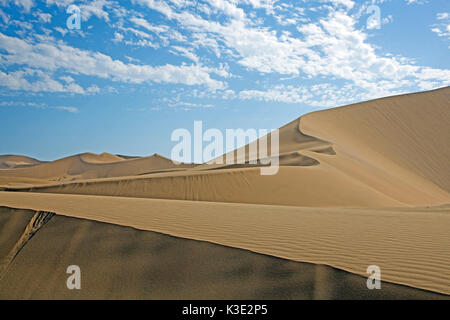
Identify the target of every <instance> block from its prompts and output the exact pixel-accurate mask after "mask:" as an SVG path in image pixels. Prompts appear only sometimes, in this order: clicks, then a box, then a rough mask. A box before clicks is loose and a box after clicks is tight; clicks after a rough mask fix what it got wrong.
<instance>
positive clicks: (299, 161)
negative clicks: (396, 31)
mask: <svg viewBox="0 0 450 320" xmlns="http://www.w3.org/2000/svg"><path fill="white" fill-rule="evenodd" d="M279 133H280V165H281V167H280V170H279V172H278V174H276V175H273V176H262V175H260V170H259V168H258V167H257V166H256V167H255V166H253V165H248V164H240V165H238V164H236V165H213V164H201V165H192V164H183V165H175V164H174V163H173V162H172V161H171V160H170V159H167V158H165V157H162V156H159V155H157V154H155V155H153V156H150V157H142V158H139V157H127V156H121V155H112V154H107V153H103V154H100V155H96V154H92V153H85V154H80V155H75V156H71V157H67V158H63V159H60V160H56V161H52V162H39V161H38V160H35V159H31V158H27V157H21V156H3V157H1V158H0V160H1V162H0V165H1V169H0V189H1V190H3V192H0V206H7V207H11V208H18V209H29V210H34V211H36V212H38V211H46V212H51V213H55V214H56V216H55V217H53V218H51V220H50V222H49V223H48V224H47V225H44V226H42V228H40V229H41V230H39V231H37V232H36V235H34V236H33V237H31V239H29V240H28V241H27V242H26V243H25V244H24V246H23V248H22V249H21V250H19V252H17V254H15V257H14V259H12V261H10V262H8V267H7V268H6V269H5V270H6V271H5V272H3V279H4V280H0V296H1V297H4V298H8V297H9V296H8V293H7V292H11V295H10V296H11V297H13V296H14V297H36V296H35V295H34V293H33V292H35V291H32V290H33V289H25V288H24V287H21V286H18V289H17V291H14V290H13V291H10V290H8V291H7V289H6V288H10V287H11V285H12V284H11V283H16V282H17V281H19V280H12V279H20V278H21V275H22V274H23V273H25V272H26V270H27V264H28V266H29V265H30V263H31V264H35V263H38V262H37V261H36V262H33V261H34V260H35V259H37V260H39V258H38V257H39V256H41V255H37V252H42V250H44V248H45V246H46V245H47V244H48V243H49V242H51V238H52V236H51V234H52V233H51V232H48V235H47V238H46V241H41V242H40V243H39V244H38V240H36V239H39V237H40V234H41V233H42V234H43V233H44V232H43V231H44V230H46V228H48V227H49V225H51V223H54V222H52V221H64V223H63V222H58V223H60V224H64V225H79V224H82V222H81V221H91V222H89V223H91V224H92V226H93V227H92V229H95V230H97V229H102V228H103V227H100V225H101V226H104V225H106V226H108V227H105V228H110V229H109V230H111V231H108V232H111V234H116V233H117V234H118V235H119V234H121V232H122V230H123V228H129V227H131V228H134V229H137V230H140V231H137V230H135V231H133V232H135V233H139V234H140V235H141V234H147V233H151V236H150V235H149V237H155V235H154V234H153V232H158V233H162V234H166V235H171V236H176V237H180V238H185V239H192V240H195V241H194V242H195V243H196V244H195V245H196V246H197V245H198V246H203V245H209V246H211V247H208V248H214V249H205V250H207V251H208V250H210V251H211V252H212V251H214V252H217V251H216V250H224V249H223V248H224V246H226V247H233V248H236V249H234V250H238V249H239V251H233V252H235V253H233V254H236V255H242V259H244V260H245V259H269V260H270V259H272V260H270V261H272V262H273V261H278V262H279V261H284V260H276V259H287V260H290V261H291V262H292V263H293V264H294V265H295V266H296V267H294V268H298V269H296V270H297V271H295V274H297V273H302V272H308V271H305V270H306V269H305V268H306V267H305V266H304V265H303V264H301V263H310V264H311V265H314V266H319V265H322V266H323V265H326V266H329V267H324V268H327V270H332V271H329V272H330V274H331V275H330V277H331V278H332V279H337V278H339V276H337V273H339V272H344V271H345V277H351V275H350V273H351V274H354V275H355V277H357V278H355V279H360V280H361V279H363V280H364V278H362V277H361V276H363V277H364V276H367V274H366V268H367V267H368V266H369V265H378V266H379V267H380V268H381V271H382V280H383V281H386V282H389V283H392V284H389V285H391V286H394V287H395V288H396V289H395V290H400V291H395V290H394V289H392V290H394V291H395V292H396V293H399V294H398V295H395V294H394V295H392V294H391V293H388V292H386V293H385V294H386V295H385V296H384V297H385V298H401V297H402V294H403V293H404V296H403V297H405V298H407V297H412V296H415V297H432V296H430V295H428V294H431V292H435V293H439V294H444V295H450V237H448V234H449V233H450V168H449V159H450V144H449V143H448V140H449V138H450V87H447V88H443V89H438V90H434V91H429V92H424V93H417V94H408V95H401V96H395V97H388V98H382V99H377V100H373V101H368V102H362V103H358V104H354V105H349V106H345V107H340V108H334V109H328V110H324V111H318V112H313V113H309V114H306V115H304V116H302V117H300V118H299V119H296V120H294V121H292V122H290V123H288V124H287V125H285V126H284V127H282V128H280V132H279ZM244 149H245V150H247V151H248V150H249V148H248V146H247V147H244ZM235 152H236V154H237V151H235ZM248 159H249V158H248V153H247V157H246V160H248ZM17 212H22V211H14V210H12V211H11V210H9V211H8V210H6V211H5V213H4V214H5V215H8V218H4V219H3V220H0V221H3V222H2V224H3V227H2V232H3V230H7V231H5V232H6V233H5V235H8V236H2V237H3V238H5V239H3V238H0V239H1V240H2V243H5V247H8V248H9V247H11V248H9V249H8V250H6V249H2V251H0V252H1V254H2V256H5V255H8V253H10V252H11V251H10V250H12V249H13V247H14V245H17V239H16V240H11V239H10V238H14V237H15V238H17V236H18V234H17V232H19V230H21V229H23V228H24V227H26V224H27V223H28V222H26V220H27V219H25V218H23V216H24V214H23V213H22V217H21V218H20V217H13V216H15V215H16V214H17ZM28 215H30V213H28ZM25 216H26V215H25ZM62 216H64V217H65V218H64V219H63V217H62ZM21 219H22V220H21ZM69 221H71V222H69ZM92 221H95V223H94V222H92ZM83 223H85V222H83ZM86 223H87V222H86ZM24 224H25V226H24ZM94 225H95V227H94ZM113 225H115V226H113ZM118 226H120V227H118ZM67 228H69V227H67ZM73 228H76V227H75V226H73ZM63 229H64V228H62V229H61V230H63ZM134 229H133V230H134ZM119 230H120V231H119ZM127 230H129V229H127ZM41 231H42V232H41ZM22 232H23V230H22ZM99 232H100V231H99ZM130 232H131V231H130ZM19 233H20V232H19ZM69 234H70V232H69ZM19 237H20V236H19ZM42 237H44V235H42ZM53 237H55V238H54V239H55V240H56V238H57V236H56V235H53ZM67 237H70V235H67ZM72 237H73V239H75V240H65V241H69V242H70V241H78V242H83V243H84V245H85V246H89V243H90V242H91V243H92V241H95V240H93V239H91V238H90V237H93V236H91V235H88V234H87V233H79V235H78V233H77V235H73V234H72ZM118 237H119V236H118ZM142 237H147V235H145V236H142ZM158 237H163V236H162V235H158ZM114 238H115V237H114ZM171 239H172V238H171ZM8 241H9V242H8ZM130 241H131V240H130ZM158 241H161V242H164V240H163V238H161V239H159V240H158ZM182 241H187V240H182V239H177V243H180V242H182ZM203 241H206V242H210V243H214V245H211V244H203ZM137 242H138V241H134V242H132V243H133V245H132V244H131V243H130V245H129V246H126V248H127V249H128V250H131V253H129V254H130V255H133V259H138V257H139V256H138V253H137V252H139V250H144V247H145V246H144V245H142V246H141V245H137V244H136V243H137ZM197 242H198V243H197ZM33 243H36V244H35V245H34V247H35V249H34V251H33V250H32V249H30V248H32V246H33ZM200 243H202V244H200ZM183 245H184V244H183ZM221 246H222V247H221ZM137 247H139V248H140V249H139V250H138V249H136V252H135V251H133V250H134V249H132V248H137ZM218 248H221V249H218ZM104 249H105V250H110V251H108V252H110V254H111V255H117V259H118V260H121V259H123V257H124V254H125V253H124V252H123V251H124V250H125V249H124V248H123V247H120V248H115V249H112V248H110V247H108V246H107V245H106V244H105V247H104ZM242 249H243V250H242ZM80 250H82V249H80ZM111 250H112V251H111ZM227 250H228V249H227ZM245 250H247V251H245ZM69 251H70V252H69V253H68V255H69V256H73V257H75V256H77V255H78V254H79V253H78V252H77V250H76V249H72V250H69ZM100 251H101V250H100ZM125 251H126V250H125ZM163 251H164V252H163V253H161V254H174V255H175V253H174V252H172V253H169V252H170V250H167V251H166V250H163ZM210 251H208V252H210ZM249 251H252V252H253V253H250V252H249ZM127 254H128V253H127ZM211 254H213V253H211ZM214 254H216V253H214ZM255 254H263V256H261V255H258V258H250V257H254V256H253V255H255ZM97 255H98V259H102V258H101V257H102V254H101V253H97V254H94V253H92V254H91V255H90V258H91V259H94V260H95V259H96V256H97ZM244 256H245V257H244ZM269 256H271V257H272V258H271V257H269ZM262 257H264V258H262ZM20 259H22V260H20ZM171 259H176V257H171ZM180 259H181V258H180ZM269 260H267V261H269ZM16 261H18V262H16ZM52 261H53V262H47V261H45V262H42V261H41V262H39V263H44V265H45V266H44V267H43V268H44V269H42V270H43V271H42V272H50V271H48V270H51V268H57V267H62V266H63V265H64V263H65V262H62V261H61V262H58V261H56V262H55V261H54V260H52ZM252 261H253V260H252ZM272 262H271V263H272ZM278 262H277V263H278ZM16 263H17V267H15V264H16ZM47 263H49V264H50V263H53V265H52V266H50V265H47ZM254 263H256V262H254ZM261 263H263V262H261ZM273 263H275V262H273ZM286 263H287V262H286ZM58 264H60V265H58ZM105 265H106V268H107V267H110V268H112V269H114V268H117V267H118V266H117V265H116V264H115V263H109V262H105ZM140 266H141V267H142V265H140ZM216 267H220V266H216ZM331 267H332V268H331ZM45 268H47V269H45ZM95 268H98V265H97V266H96V267H95ZM136 268H137V266H136ZM45 270H47V271H45ZM339 270H343V271H339ZM117 272H118V271H117ZM141 272H143V273H144V270H141ZM181 272H184V271H181ZM170 274H171V272H170V271H167V277H170ZM356 275H358V276H356ZM64 276H65V274H64V275H62V276H61V277H64ZM215 276H217V274H216V275H212V274H211V278H213V277H215ZM253 276H254V277H255V278H252V279H253V280H254V281H256V282H257V283H258V285H261V286H263V287H264V289H261V290H262V291H264V292H268V291H267V290H269V291H270V290H272V291H270V292H272V294H273V295H272V296H270V294H268V295H262V293H261V292H262V291H261V292H259V293H258V294H256V293H255V291H252V292H251V293H250V292H249V291H247V292H246V293H245V292H244V291H245V290H244V289H242V290H244V291H240V292H242V296H240V295H236V296H235V297H244V298H251V297H266V298H271V297H272V298H280V297H281V296H280V295H279V293H277V292H276V290H275V288H274V287H272V289H270V286H275V285H274V284H273V283H272V284H270V281H273V279H267V276H263V275H261V274H258V272H257V271H255V274H253V273H252V277H253ZM57 277H59V276H56V275H55V276H54V277H52V278H51V279H50V280H48V281H49V282H50V283H49V284H48V285H47V288H48V290H49V291H48V292H47V293H45V294H44V295H43V296H44V297H52V298H54V297H64V294H65V293H62V291H61V293H60V294H56V295H55V294H54V292H55V291H52V290H53V289H51V288H54V286H56V282H55V281H57V280H58V279H59V278H57ZM146 277H150V275H144V274H142V279H146ZM186 277H187V276H186ZM248 277H250V276H248ZM274 277H276V275H274ZM8 279H9V280H8ZM133 279H134V280H132V281H133V283H134V284H135V286H136V290H137V291H136V292H135V293H134V294H133V293H132V290H131V289H129V290H130V292H129V296H128V297H174V293H173V292H172V293H170V292H169V291H165V290H173V288H168V286H170V284H168V283H166V285H162V283H165V281H169V279H159V280H158V283H159V284H158V286H160V287H159V289H158V292H159V293H152V295H149V294H148V293H146V294H144V293H142V291H140V290H144V289H142V287H140V286H142V284H139V285H138V284H136V281H137V280H136V278H133ZM220 279H221V280H220ZM220 279H218V278H216V279H215V280H214V281H216V282H214V281H213V282H214V283H215V284H214V285H215V286H217V288H219V287H220V285H222V286H223V287H224V288H225V287H226V286H229V285H230V286H231V287H232V286H233V285H232V283H233V282H229V280H227V279H228V278H227V277H225V276H224V277H222V278H220ZM284 280H286V281H288V280H287V279H284ZM8 281H9V282H8ZM11 281H15V282H11ZM36 281H38V280H36ZM39 281H41V280H39ZM111 281H112V280H110V282H108V285H105V287H104V288H103V289H101V290H104V291H103V292H102V293H100V292H101V291H97V293H98V294H99V295H100V296H101V297H108V294H107V292H108V288H112V287H113V286H114V285H118V286H119V285H120V286H123V285H124V284H123V283H124V282H126V281H127V280H126V279H124V278H122V280H120V281H119V280H118V283H117V284H114V283H113V282H111ZM130 281H131V280H130ZM302 281H303V280H302ZM305 281H306V280H305ZM307 281H313V280H311V279H309V280H307ZM336 281H337V280H336ZM336 281H334V280H333V281H332V282H333V283H335V284H334V287H336V286H338V285H337V284H336ZM339 281H340V280H339ZM311 283H313V284H314V283H316V284H317V282H314V281H313V282H311ZM364 283H365V282H364ZM383 283H384V282H383ZM63 284H64V283H63ZM316 284H314V285H316ZM393 284H397V285H402V286H395V285H393ZM204 285H206V284H204ZM212 285H213V284H212ZM234 285H235V286H239V285H238V284H234ZM242 286H244V285H242ZM286 286H287V284H286ZM404 286H408V287H411V288H416V289H411V290H417V289H421V290H417V291H411V292H410V293H407V292H406V291H402V290H403V289H404V288H406V287H404ZM138 287H139V288H140V289H137V288H138ZM188 287H189V286H187V287H185V288H184V290H186V291H183V294H180V295H179V296H178V297H184V298H190V297H199V296H202V295H201V294H200V293H201V292H202V291H201V290H200V289H199V288H201V287H200V286H199V287H195V288H194V287H190V289H189V288H188ZM231 287H230V288H229V290H232V289H231ZM313 287H314V286H313ZM394 287H392V288H394ZM400 287H401V288H403V289H398V288H400ZM2 288H4V289H2ZM20 288H22V289H20ZM27 290H28V291H27ZM30 290H31V291H30ZM99 290H100V289H99ZM189 290H191V291H189ZM199 290H200V291H199ZM227 290H228V289H227ZM285 290H287V289H285ZM296 290H297V289H296ZM296 290H294V291H289V290H288V291H289V292H291V293H292V295H291V296H289V297H292V298H296V297H297V298H299V297H303V298H314V297H316V298H326V297H329V298H342V297H344V296H346V297H348V296H349V294H348V292H350V293H351V294H352V295H356V296H354V297H356V298H357V297H358V296H359V297H361V298H364V297H366V298H376V297H375V296H374V295H372V296H367V292H366V293H361V292H360V291H358V290H359V289H356V287H352V289H349V291H348V292H347V295H346V294H345V293H343V292H342V291H339V293H336V292H334V291H333V290H331V289H329V288H328V289H324V290H325V291H326V292H328V291H330V290H331V291H333V292H334V293H329V294H324V295H321V294H317V290H315V289H314V290H313V289H311V286H310V287H308V288H304V289H303V291H302V290H300V291H301V292H300V291H296ZM327 290H328V291H327ZM405 290H406V289H405ZM144 291H145V290H144ZM213 291H214V290H213ZM225 291H226V290H225ZM364 291H369V290H367V289H365V290H364ZM381 291H383V290H381ZM12 292H15V293H14V294H13V293H12ZM139 292H140V293H139ZM189 292H190V294H191V295H189ZM214 292H215V291H214ZM314 292H316V293H314ZM66 294H67V293H66ZM86 294H87V296H86V297H95V294H94V293H92V292H91V293H89V294H88V293H86ZM411 295H412V296H411ZM210 296H211V297H218V298H221V296H220V295H219V296H215V295H214V294H213V293H211V295H210ZM438 296H439V295H438ZM110 297H118V296H115V295H114V294H111V296H110ZM124 297H125V298H126V297H127V296H122V298H124ZM202 297H208V296H206V295H205V296H202ZM222 297H223V298H225V297H230V296H229V295H227V294H226V293H224V295H223V296H222ZM231 297H232V296H231ZM439 297H441V296H439ZM447 297H448V296H447Z"/></svg>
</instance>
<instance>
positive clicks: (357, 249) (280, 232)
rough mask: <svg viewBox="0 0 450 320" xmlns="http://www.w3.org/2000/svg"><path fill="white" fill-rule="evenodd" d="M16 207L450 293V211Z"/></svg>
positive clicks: (197, 205) (35, 197)
mask: <svg viewBox="0 0 450 320" xmlns="http://www.w3.org/2000/svg"><path fill="white" fill-rule="evenodd" d="M0 203H1V204H2V205H5V206H8V207H13V208H24V209H32V210H36V211H39V210H42V211H49V212H55V213H57V214H60V215H67V216H71V217H77V218H83V219H89V220H95V221H100V222H107V223H112V224H117V225H122V226H130V227H133V228H136V229H140V230H149V231H157V232H161V233H165V234H170V235H174V236H178V237H183V238H189V239H196V240H203V241H209V242H214V243H217V244H222V245H227V246H231V247H236V248H242V249H247V250H250V251H254V252H259V253H263V254H268V255H272V256H276V257H281V258H286V259H289V260H294V261H302V262H311V263H316V264H326V265H329V266H333V267H336V268H338V269H342V270H346V271H349V272H352V273H356V274H359V275H363V276H367V274H366V270H367V267H368V266H370V265H377V266H379V267H380V268H381V270H382V278H383V280H385V281H389V282H394V283H399V284H405V285H409V286H412V287H416V288H422V289H427V290H432V291H435V292H441V293H445V294H450V254H449V253H450V251H449V250H450V237H449V236H448V234H449V232H450V208H449V207H442V208H441V207H437V208H428V209H427V208H421V209H419V208H418V209H337V208H333V209H325V208H299V207H288V206H268V205H250V204H247V205H245V204H231V203H219V202H199V201H177V200H159V199H139V198H127V197H104V196H83V195H61V194H39V193H29V192H28V193H9V192H0Z"/></svg>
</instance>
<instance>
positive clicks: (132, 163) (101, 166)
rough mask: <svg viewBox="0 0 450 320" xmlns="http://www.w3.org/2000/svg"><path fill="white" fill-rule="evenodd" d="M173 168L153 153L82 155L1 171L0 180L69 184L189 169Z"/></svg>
mask: <svg viewBox="0 0 450 320" xmlns="http://www.w3.org/2000/svg"><path fill="white" fill-rule="evenodd" d="M189 167H192V165H180V166H176V165H175V164H174V163H173V162H172V161H171V160H170V159H167V158H165V157H163V156H160V155H158V154H155V155H153V156H149V157H142V158H130V159H125V158H123V157H120V156H116V155H112V154H109V153H102V154H100V155H97V154H93V153H83V154H78V155H75V156H70V157H67V158H63V159H59V160H56V161H52V162H46V163H41V164H37V165H35V166H33V167H27V168H17V169H13V170H1V171H0V177H11V178H34V179H43V180H47V183H49V182H51V181H72V180H77V179H95V178H107V177H120V176H132V175H140V174H145V173H148V172H152V171H159V170H168V169H175V170H177V169H180V168H189Z"/></svg>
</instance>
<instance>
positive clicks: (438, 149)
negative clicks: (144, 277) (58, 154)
mask: <svg viewBox="0 0 450 320" xmlns="http://www.w3.org/2000/svg"><path fill="white" fill-rule="evenodd" d="M449 93H450V88H444V89H440V90H436V91H431V92H425V93H420V94H414V95H403V96H396V97H389V98H385V99H380V100H374V101H369V102H364V103H361V104H357V105H352V106H348V107H342V108H336V109H332V110H325V111H321V112H314V113H310V114H308V115H305V116H303V117H301V118H299V119H297V120H295V121H292V122H291V123H289V124H287V125H286V126H284V127H282V128H280V131H279V136H280V148H279V149H280V164H281V166H282V168H281V169H280V171H279V173H278V174H277V175H274V176H261V175H260V174H259V169H257V168H251V167H252V166H249V165H245V164H244V165H231V166H230V165H228V166H227V165H209V164H204V165H201V166H196V167H194V168H188V170H181V171H179V172H175V173H174V172H169V173H168V172H163V173H159V174H152V175H147V176H143V177H135V176H134V177H130V176H129V175H131V173H132V172H139V173H144V172H145V171H146V170H144V169H143V168H142V163H145V161H149V160H147V158H142V159H135V160H127V161H125V162H124V161H121V162H117V163H112V164H109V163H107V164H102V165H98V167H96V168H92V166H90V167H88V169H86V168H85V167H83V170H82V172H83V173H82V174H78V175H77V176H78V177H79V178H103V177H118V176H122V178H120V179H97V180H95V179H91V180H89V181H77V182H75V183H65V184H57V185H49V186H44V187H36V188H32V189H28V191H35V192H57V193H74V194H92V195H112V196H127V197H148V198H159V199H178V200H201V201H218V202H233V203H255V204H276V205H283V204H284V205H298V206H319V207H332V206H337V207H342V206H344V207H349V206H350V207H383V206H399V207H401V206H436V205H441V204H445V203H449V202H450V193H449V189H448V188H449V186H450V185H448V181H450V176H449V174H450V173H449V172H450V171H449V170H448V159H450V145H449V144H448V143H447V140H448V139H447V137H448V136H449V128H450V108H449V104H450V101H449ZM413 102H415V104H414V103H413ZM431 111H432V112H431ZM269 141H270V139H269ZM244 149H246V150H247V151H248V150H249V148H248V146H246V147H244ZM269 150H270V143H269ZM235 153H236V154H237V151H235ZM157 159H158V160H160V162H163V163H162V164H161V163H158V164H157V165H155V164H153V162H154V161H156V159H153V158H152V161H150V163H151V164H150V165H149V166H150V167H151V168H152V170H153V172H156V171H155V170H156V168H160V169H161V168H169V169H172V168H175V166H174V165H173V163H172V162H170V160H168V159H165V158H164V159H162V160H161V159H160V157H158V158H157ZM248 159H249V154H248V153H247V157H246V160H247V161H248ZM122 164H123V165H122ZM131 164H133V165H131ZM85 166H86V165H85ZM135 166H136V167H135ZM40 167H42V166H37V167H33V168H29V169H22V170H29V171H30V172H31V171H33V172H36V170H37V169H39V168H40ZM48 168H49V170H50V168H54V164H48ZM65 168H66V167H65ZM75 168H76V166H75V165H72V175H71V176H72V177H73V176H74V171H76V169H75ZM179 169H183V167H181V168H179ZM13 171H17V170H12V171H7V172H6V173H11V172H13ZM55 171H56V170H52V172H55ZM79 171H81V169H79ZM134 174H136V173H134ZM0 175H1V172H0ZM47 175H49V174H47ZM126 175H128V176H127V177H123V176H126ZM22 190H23V191H25V190H27V189H24V188H22Z"/></svg>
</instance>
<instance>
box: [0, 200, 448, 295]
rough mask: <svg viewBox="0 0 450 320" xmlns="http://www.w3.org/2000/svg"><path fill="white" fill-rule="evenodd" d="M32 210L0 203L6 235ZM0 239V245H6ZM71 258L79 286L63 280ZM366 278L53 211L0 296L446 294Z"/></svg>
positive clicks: (17, 233) (1, 287)
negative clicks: (373, 284) (376, 284)
mask: <svg viewBox="0 0 450 320" xmlns="http://www.w3.org/2000/svg"><path fill="white" fill-rule="evenodd" d="M35 214H36V213H35V212H33V211H28V210H14V209H9V208H4V207H3V208H2V207H0V219H2V221H1V222H3V223H4V225H5V228H6V227H8V230H10V231H14V232H10V233H9V234H8V237H7V239H11V240H13V241H17V240H18V239H20V237H21V234H22V232H23V229H24V228H25V226H26V225H27V223H28V221H29V220H30V219H31V218H32V217H33V216H35ZM1 222H0V223H1ZM0 226H1V224H0ZM12 226H22V227H23V228H22V229H17V228H12ZM5 228H4V229H5ZM2 231H3V229H2ZM3 238H5V237H3V234H2V233H0V248H8V249H9V248H13V246H14V243H11V241H8V242H4V241H3ZM1 256H2V255H1V252H0V257H1ZM43 256H45V261H46V263H42V262H41V258H42V257H43ZM74 262H76V263H77V265H79V266H80V268H81V272H82V280H81V288H82V289H81V290H67V288H66V287H65V286H64V284H65V282H66V280H67V278H66V277H67V273H66V268H67V266H68V265H71V264H73V263H74ZM30 270H32V271H33V272H30ZM366 280H367V279H366V278H364V277H361V276H358V275H355V274H352V273H348V272H345V271H342V270H338V269H334V268H331V267H328V266H324V265H314V264H309V263H300V262H295V261H290V260H286V259H279V258H275V257H271V256H267V255H261V254H257V253H253V252H250V251H247V250H242V249H238V248H232V247H227V246H221V245H215V244H212V243H207V242H203V241H196V240H187V239H181V238H177V237H172V236H168V235H164V234H159V233H155V232H149V231H141V230H136V229H133V228H129V227H122V226H117V225H112V224H107V223H99V222H96V221H92V220H85V219H77V218H72V217H65V216H61V215H56V216H54V217H53V218H52V219H51V220H50V221H49V222H48V223H47V224H46V225H45V226H44V227H42V228H41V229H40V230H39V232H38V233H37V234H36V235H35V236H34V237H33V238H32V239H31V240H30V241H29V242H28V243H27V245H26V246H25V247H24V248H23V249H22V250H21V252H20V255H18V256H17V258H16V259H15V260H14V261H13V262H12V263H11V264H10V266H9V268H8V270H7V271H6V272H5V274H4V276H3V278H2V280H0V299H2V298H5V299H445V298H447V299H448V296H444V295H440V294H437V293H434V292H431V291H424V290H418V289H415V288H411V287H408V286H402V285H395V284H391V283H388V282H384V283H383V285H382V290H367V287H366Z"/></svg>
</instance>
